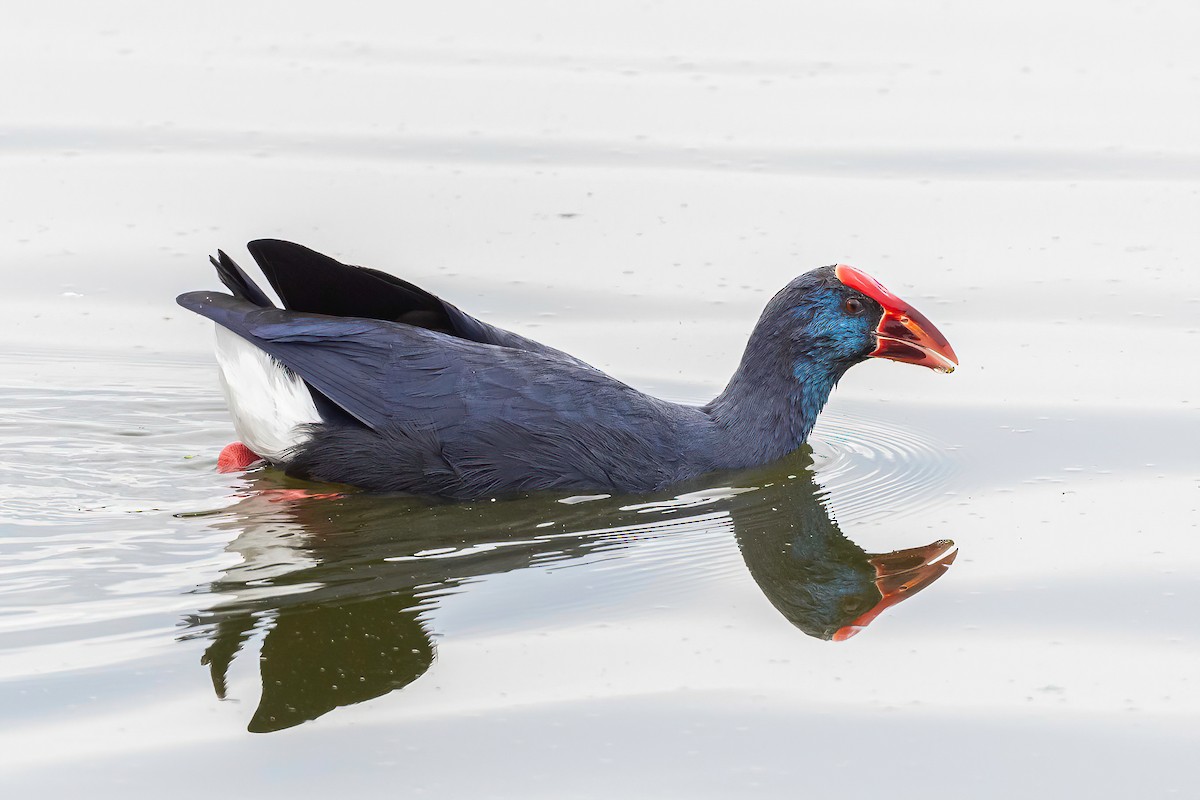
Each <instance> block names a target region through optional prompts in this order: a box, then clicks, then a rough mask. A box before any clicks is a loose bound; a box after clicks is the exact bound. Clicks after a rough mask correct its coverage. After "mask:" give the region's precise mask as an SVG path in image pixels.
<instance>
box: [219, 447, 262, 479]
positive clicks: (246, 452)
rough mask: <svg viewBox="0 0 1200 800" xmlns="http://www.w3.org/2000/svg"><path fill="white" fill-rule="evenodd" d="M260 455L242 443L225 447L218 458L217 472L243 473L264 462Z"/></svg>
mask: <svg viewBox="0 0 1200 800" xmlns="http://www.w3.org/2000/svg"><path fill="white" fill-rule="evenodd" d="M262 460H263V458H262V456H260V455H259V454H258V453H256V452H254V451H253V450H251V449H250V448H249V447H246V445H244V444H242V443H241V442H234V443H233V444H227V445H225V449H223V450H222V451H221V455H220V456H218V457H217V472H242V471H243V470H246V469H249V468H250V467H252V466H253V465H255V464H257V463H258V462H260V461H262Z"/></svg>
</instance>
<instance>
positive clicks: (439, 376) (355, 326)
mask: <svg viewBox="0 0 1200 800" xmlns="http://www.w3.org/2000/svg"><path fill="white" fill-rule="evenodd" d="M179 303H180V305H182V306H184V307H185V308H188V309H191V310H192V311H195V312H196V313H198V314H201V315H203V316H205V317H208V318H209V319H212V320H213V321H215V322H216V323H217V324H219V325H222V326H224V327H226V328H228V329H230V330H231V331H233V332H234V333H237V334H238V335H240V336H242V337H243V338H245V339H247V340H248V341H250V342H252V343H253V344H254V345H256V346H257V347H259V348H261V349H262V350H264V351H266V352H267V353H269V354H270V355H271V356H272V357H274V358H275V359H277V360H278V361H279V362H280V363H282V364H283V365H284V366H286V367H288V368H289V369H291V370H292V371H293V372H295V373H296V374H297V375H299V376H300V377H301V378H303V379H304V380H305V381H307V382H308V383H309V384H310V385H311V386H312V387H313V388H315V389H316V390H317V391H319V392H320V393H321V394H323V395H324V396H325V397H327V398H328V399H329V400H331V401H333V402H334V403H336V404H337V405H338V406H340V407H341V408H343V409H344V410H345V411H347V412H348V413H349V414H351V415H352V416H354V417H355V418H356V419H358V420H360V421H361V422H362V423H363V424H365V425H367V426H368V427H370V428H373V429H375V430H381V429H383V428H385V427H387V426H389V425H395V424H407V425H418V426H429V427H432V428H433V429H436V430H437V431H439V435H440V436H441V437H443V438H446V437H453V435H454V434H455V432H456V431H458V430H459V429H461V428H462V427H463V426H464V425H466V424H468V421H471V424H479V421H492V420H497V421H500V422H505V421H507V422H511V423H514V424H518V425H520V426H522V427H528V428H530V429H533V430H537V429H538V428H539V426H544V427H546V428H547V429H552V428H555V427H561V426H563V425H567V426H574V425H580V426H584V425H602V426H609V427H614V426H615V427H627V428H628V429H629V430H631V431H634V430H637V429H643V428H645V429H648V430H649V429H657V430H665V429H666V428H667V427H668V426H667V425H665V423H667V422H669V421H670V420H669V419H668V418H669V417H671V415H672V412H673V410H674V409H676V408H677V407H676V406H674V405H673V404H670V403H665V402H663V401H661V400H658V399H656V398H652V397H649V396H648V395H645V394H642V393H641V392H638V391H637V390H636V389H633V388H631V387H629V386H627V385H625V384H623V383H621V382H619V381H616V380H614V379H612V378H610V377H609V376H607V375H605V374H604V373H602V372H600V371H599V370H596V369H594V368H592V367H589V366H586V365H582V364H580V363H579V362H577V361H575V360H574V359H569V358H563V357H558V356H557V355H555V354H552V353H536V352H529V351H526V350H516V349H512V348H508V347H501V346H496V345H489V344H482V343H479V342H471V341H466V340H463V339H459V338H457V337H454V336H450V335H448V334H442V333H437V332H435V331H430V330H425V329H421V328H414V327H412V326H410V325H404V324H400V323H395V322H385V321H382V320H372V319H343V318H338V317H326V316H322V315H318V314H303V313H297V312H294V311H285V310H281V309H275V308H259V307H257V306H254V305H252V304H251V303H248V302H246V301H243V300H239V299H237V298H233V297H230V296H229V295H225V294H220V293H215V292H190V293H188V294H185V295H181V296H180V298H179ZM656 426H657V427H656Z"/></svg>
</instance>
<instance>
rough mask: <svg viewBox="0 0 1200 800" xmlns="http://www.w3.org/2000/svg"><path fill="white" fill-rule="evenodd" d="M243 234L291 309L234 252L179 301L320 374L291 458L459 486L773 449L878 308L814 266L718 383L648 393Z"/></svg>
mask: <svg viewBox="0 0 1200 800" xmlns="http://www.w3.org/2000/svg"><path fill="white" fill-rule="evenodd" d="M250 250H251V253H252V254H253V255H254V257H255V259H256V260H257V261H258V262H259V264H260V265H261V266H263V270H264V273H265V274H266V275H267V277H268V279H269V280H270V281H271V284H272V286H273V287H274V288H275V289H276V291H277V293H278V294H279V295H280V297H281V299H282V300H283V302H284V304H285V306H286V309H277V308H273V307H268V306H265V305H264V304H265V303H267V302H268V301H266V298H265V296H263V294H262V292H261V291H260V290H258V289H257V287H255V286H254V284H253V283H252V282H251V281H250V280H249V279H248V278H247V277H246V276H245V274H244V273H243V272H242V271H241V270H240V269H239V268H238V267H237V265H236V264H233V262H232V261H230V260H229V259H228V258H227V257H226V256H224V254H222V255H221V258H220V260H214V263H215V264H216V265H217V268H218V272H219V273H220V274H221V278H222V280H223V281H224V282H225V284H226V285H227V286H229V287H230V289H231V290H232V291H233V292H234V294H235V295H236V296H230V295H224V294H219V293H209V292H191V293H188V294H185V295H182V296H181V297H180V298H179V302H180V304H181V305H183V306H184V307H186V308H189V309H191V310H193V311H196V312H197V313H200V314H203V315H204V316H206V317H209V318H210V319H212V320H214V321H215V322H216V323H217V324H218V325H222V326H224V327H226V328H228V329H230V330H231V331H233V332H235V333H237V334H238V335H240V336H242V337H244V338H245V339H247V340H248V341H250V342H252V343H253V344H255V345H256V346H258V347H260V348H261V349H262V350H264V351H266V352H267V353H269V354H270V355H271V356H273V357H274V358H275V359H277V360H278V361H279V362H280V363H282V364H283V365H285V366H286V367H288V368H289V369H291V370H292V371H294V372H295V373H296V374H298V375H299V376H300V377H302V378H303V379H304V380H305V381H306V382H307V384H308V385H309V387H310V388H311V389H312V390H313V393H314V396H315V397H316V398H317V401H318V409H319V410H320V411H321V416H322V419H323V420H325V422H324V423H322V424H319V425H314V426H312V429H311V431H310V432H309V433H310V436H309V438H308V439H307V441H306V442H305V443H303V444H302V445H300V446H299V447H297V448H296V450H295V452H294V453H293V454H291V456H290V457H289V459H288V460H287V461H286V462H285V463H284V464H283V465H282V466H284V468H285V469H286V470H287V471H288V472H289V473H291V474H295V475H299V476H303V477H310V478H318V479H322V480H328V481H336V482H342V483H349V484H353V485H356V486H361V487H363V488H367V489H373V490H379V491H404V492H413V493H418V494H430V495H439V496H445V497H451V498H458V499H468V498H479V497H491V496H496V495H504V494H512V493H516V492H523V491H530V490H536V489H569V490H605V491H618V492H640V491H648V490H653V489H658V488H662V487H664V486H667V485H669V484H672V483H676V482H679V481H682V480H686V479H689V478H694V477H696V476H698V475H701V474H703V473H705V472H710V471H712V470H717V469H731V468H741V467H747V466H754V465H757V464H763V463H767V462H769V461H773V460H775V459H777V458H779V457H781V456H783V455H785V454H787V453H789V452H791V451H793V450H795V449H796V448H797V447H799V446H800V445H801V444H803V442H804V440H805V439H806V438H807V436H808V434H809V432H810V431H811V430H812V426H813V423H814V422H815V420H816V417H817V415H818V413H819V412H820V410H821V408H822V407H823V406H824V404H825V402H826V400H827V399H828V397H829V393H830V391H831V390H832V388H833V386H834V385H835V384H836V382H837V380H838V379H839V378H840V377H841V375H842V374H843V373H844V372H845V370H846V369H848V368H849V367H850V366H851V365H853V364H855V363H857V362H859V361H861V360H863V359H864V358H866V356H867V353H869V352H870V351H871V349H872V347H873V346H874V340H873V333H872V331H873V330H874V327H875V323H877V322H878V321H879V318H880V314H881V313H882V309H881V308H879V306H878V304H875V303H874V301H871V300H869V298H865V297H864V296H863V295H861V294H858V293H857V292H854V290H852V289H849V288H847V287H845V286H844V285H843V284H842V283H841V282H840V281H838V280H837V278H836V277H835V276H834V274H833V271H832V268H828V267H825V268H821V269H818V270H813V271H812V272H809V273H806V274H805V275H802V276H800V277H799V278H797V279H796V280H795V281H793V282H792V283H791V284H789V285H788V286H787V287H785V288H784V289H783V290H782V291H781V292H780V293H779V294H777V295H776V296H775V297H774V298H773V299H772V300H771V302H770V303H769V304H768V306H767V308H766V310H765V311H764V312H763V316H762V318H761V319H760V320H759V323H758V325H757V326H756V328H755V330H754V332H753V333H752V335H751V337H750V341H749V343H748V344H747V347H746V352H745V355H744V356H743V358H742V362H741V364H740V366H739V367H738V370H737V372H736V373H735V374H734V376H733V378H732V379H731V380H730V383H729V385H728V386H727V387H726V389H725V391H724V392H722V394H721V395H720V396H718V397H717V398H716V399H714V400H713V401H712V402H711V403H709V404H708V405H706V406H703V407H693V406H684V405H679V404H676V403H670V402H666V401H664V400H659V399H657V398H654V397H650V396H648V395H646V394H643V393H642V392H639V391H637V390H636V389H633V388H631V387H629V386H627V385H625V384H623V383H621V382H620V381H617V380H615V379H613V378H611V377H609V376H608V375H605V374H604V373H602V372H600V371H599V370H596V369H595V368H593V367H591V366H589V365H587V364H585V363H583V362H581V361H579V360H578V359H576V358H574V357H572V356H570V355H567V354H565V353H563V352H561V351H558V350H555V349H553V348H550V347H547V346H545V345H542V344H539V343H537V342H534V341H532V340H529V339H526V338H524V337H521V336H518V335H516V334H513V333H511V332H509V331H504V330H502V329H499V328H496V327H494V326H491V325H488V324H486V323H483V322H481V321H479V320H477V319H475V318H473V317H470V316H469V315H467V314H465V313H463V312H462V311H460V310H459V309H457V308H455V307H454V306H452V305H450V304H448V303H445V302H444V301H442V300H440V299H438V298H436V297H434V296H433V295H431V294H429V293H427V292H424V291H423V290H421V289H419V288H417V287H415V286H413V285H412V284H409V283H406V282H404V281H400V280H399V279H396V278H393V277H391V276H389V275H385V274H384V273H379V272H375V271H373V270H365V269H363V268H359V267H350V266H347V265H344V264H340V263H338V262H336V261H334V260H333V259H329V258H327V257H325V256H322V255H320V254H317V253H314V252H313V251H311V250H308V249H307V248H303V247H300V246H299V245H294V244H290V243H287V242H277V241H260V242H253V243H251V245H250ZM848 294H854V296H855V297H857V298H859V299H860V300H862V301H865V302H866V303H869V304H870V306H868V307H867V311H868V313H863V314H859V315H856V316H851V315H848V314H846V313H844V312H843V310H842V301H843V300H844V298H845V297H846V296H847V295H848Z"/></svg>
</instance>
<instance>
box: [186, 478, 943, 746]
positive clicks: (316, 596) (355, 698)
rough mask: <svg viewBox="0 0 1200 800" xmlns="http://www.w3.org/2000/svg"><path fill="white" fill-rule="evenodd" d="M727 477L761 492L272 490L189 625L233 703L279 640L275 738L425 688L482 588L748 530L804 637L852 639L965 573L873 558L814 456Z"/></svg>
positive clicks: (272, 676)
mask: <svg viewBox="0 0 1200 800" xmlns="http://www.w3.org/2000/svg"><path fill="white" fill-rule="evenodd" d="M793 476H794V477H793ZM725 477H726V478H727V479H728V480H729V483H728V485H731V486H740V487H745V488H742V489H717V490H712V489H710V490H702V491H697V492H692V493H688V494H683V495H679V496H672V497H664V498H662V499H657V500H656V499H650V500H648V501H643V502H639V503H637V504H633V505H630V504H629V498H625V499H624V500H622V499H621V498H609V499H605V500H596V501H592V502H587V503H579V504H562V503H559V502H555V499H554V498H551V497H547V496H545V495H542V496H536V497H530V498H525V499H517V500H509V501H506V502H497V503H477V504H446V505H431V504H429V503H427V502H425V501H422V500H416V499H408V498H399V497H379V496H371V495H364V494H347V495H336V494H334V495H328V494H326V495H318V494H314V493H312V492H311V491H308V490H304V489H281V488H279V485H278V483H271V484H268V483H267V482H268V481H269V480H271V479H270V478H264V479H261V481H260V483H259V485H258V486H256V487H255V489H256V490H255V491H254V492H252V493H251V494H250V495H248V496H247V497H246V498H245V499H243V500H242V501H240V502H239V503H237V504H236V505H235V506H233V507H232V508H230V509H226V510H225V511H223V512H221V513H220V514H218V515H215V516H214V519H213V523H212V524H213V525H214V526H215V527H218V528H222V529H230V530H236V531H238V534H237V536H236V538H234V540H233V541H232V542H231V544H230V545H229V550H231V551H232V552H235V553H237V554H238V555H239V556H241V559H242V561H241V563H240V564H238V565H237V566H234V567H231V568H229V569H227V570H226V571H225V573H224V574H223V576H222V577H221V578H220V579H219V580H217V581H215V582H214V583H213V584H212V585H211V586H210V587H209V591H211V593H212V594H213V595H215V596H217V597H219V598H220V599H219V600H218V601H217V602H216V603H214V604H213V605H212V606H211V607H210V608H208V609H207V610H205V611H203V612H201V613H199V614H197V615H194V616H192V617H189V618H188V619H187V620H186V622H187V625H188V628H189V633H188V634H186V635H187V637H188V638H194V637H197V636H199V637H204V638H206V639H208V640H209V644H208V647H207V648H206V650H205V653H204V657H203V663H205V664H206V665H207V666H208V667H209V670H210V673H211V676H212V681H213V687H214V689H215V691H216V693H217V695H218V696H219V697H224V696H225V694H226V688H227V675H228V674H229V670H230V667H231V665H232V664H233V662H234V659H235V658H237V656H238V654H239V653H240V652H241V651H242V649H243V647H245V646H246V644H247V642H248V641H250V640H251V639H252V638H254V639H257V638H258V637H260V636H261V645H260V648H259V654H258V655H259V658H258V662H259V670H260V676H261V683H262V695H261V699H260V701H259V704H258V707H257V709H256V710H255V712H254V714H253V716H252V718H251V720H250V722H249V725H248V728H249V730H250V731H253V732H269V731H275V730H281V729H284V728H289V727H292V726H295V725H298V724H300V723H303V722H306V721H308V720H311V719H315V718H317V717H319V716H321V715H323V714H326V713H328V712H329V711H332V710H334V709H335V708H338V707H341V706H345V705H350V704H353V703H360V702H363V701H365V700H370V699H372V698H375V697H379V696H381V695H384V694H387V693H388V692H391V691H393V690H395V689H399V688H402V687H404V686H407V685H408V684H410V683H412V682H413V681H415V680H416V679H417V678H419V677H420V676H421V675H423V674H424V673H425V672H426V670H428V669H429V667H430V666H431V665H432V663H433V661H434V658H435V649H434V645H433V643H432V639H431V630H430V624H429V614H430V612H431V611H432V610H433V609H435V608H436V607H437V605H438V602H439V598H441V597H444V596H445V595H447V594H450V593H455V592H459V591H470V588H469V585H468V584H469V583H470V582H471V581H472V580H473V579H476V578H479V577H482V576H486V575H496V574H499V573H505V572H512V571H515V570H521V569H526V568H529V567H534V566H541V567H544V566H546V565H548V564H551V563H554V562H572V561H579V560H581V559H585V558H587V557H588V556H593V555H595V554H598V553H602V552H603V553H604V554H605V556H607V557H608V558H622V557H625V556H627V555H629V554H630V553H631V552H632V549H633V548H637V547H639V546H641V545H644V544H645V543H646V542H648V541H649V540H653V539H662V538H665V537H670V536H671V535H672V534H673V533H674V534H676V535H678V533H679V531H680V530H681V529H684V528H690V529H693V530H694V529H696V528H698V527H699V528H704V529H707V530H712V529H717V531H718V532H720V533H721V534H722V535H727V532H728V531H729V529H730V528H732V529H733V530H732V533H733V537H734V538H735V539H736V543H737V546H738V548H739V550H740V552H741V555H742V557H743V559H744V561H745V563H746V566H747V567H748V569H749V572H750V575H751V576H752V577H753V579H754V581H755V582H756V583H757V584H758V586H759V588H760V589H761V590H762V592H763V594H764V595H765V596H766V598H767V599H768V600H769V601H770V602H771V604H772V605H773V606H774V607H775V608H776V609H777V610H778V611H779V612H780V613H781V614H783V616H784V617H786V618H787V619H788V620H789V621H790V622H792V624H794V625H795V626H796V627H797V628H799V629H800V630H802V631H803V632H804V633H806V634H808V635H810V636H814V637H817V638H821V639H834V640H841V639H845V638H849V637H850V636H851V635H853V634H854V633H856V632H858V631H859V630H861V629H862V628H863V627H864V626H866V625H867V624H868V623H870V622H871V621H872V620H873V619H874V618H875V617H876V616H877V615H878V614H879V613H880V612H881V611H883V610H884V609H885V608H887V607H889V606H891V605H894V604H895V603H897V602H899V601H900V600H903V599H904V598H905V597H908V596H911V595H912V594H914V593H916V592H917V591H920V590H921V589H922V588H924V587H925V586H928V585H929V584H931V583H932V582H933V581H935V580H936V579H937V578H938V577H940V576H941V575H942V574H943V573H944V572H945V571H946V569H947V568H948V567H949V565H950V564H951V563H952V562H953V560H954V555H955V551H954V546H953V543H951V542H948V541H939V542H934V543H932V544H930V545H926V546H924V547H916V548H910V549H907V550H900V551H896V552H893V553H887V554H881V555H872V554H869V553H866V552H865V551H863V550H862V549H861V548H860V547H858V546H857V545H856V544H854V543H853V542H851V541H850V540H849V539H847V538H845V537H844V536H843V535H842V533H841V531H840V530H839V529H838V526H837V525H836V523H834V522H833V521H832V520H831V519H830V517H829V514H828V513H827V511H826V510H825V507H824V505H823V504H822V496H821V494H820V492H819V490H818V489H817V487H816V485H815V483H814V482H813V479H812V473H811V471H810V470H809V469H808V468H807V458H806V457H804V456H798V457H796V458H793V459H791V460H790V461H789V462H788V463H784V464H781V465H776V466H775V467H773V468H767V469H760V470H754V471H749V472H744V473H737V474H735V475H727V476H725ZM750 487H754V488H750ZM546 520H553V522H554V525H553V526H547V525H546V522H545V521H546ZM685 557H686V556H685ZM589 580H591V581H594V576H593V577H592V578H589Z"/></svg>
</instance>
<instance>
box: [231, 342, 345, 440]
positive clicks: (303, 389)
mask: <svg viewBox="0 0 1200 800" xmlns="http://www.w3.org/2000/svg"><path fill="white" fill-rule="evenodd" d="M217 365H218V366H219V367H220V370H221V389H222V390H223V391H224V393H225V402H227V403H228V404H229V413H230V414H231V415H232V416H233V427H234V429H235V430H236V431H237V435H238V438H239V439H241V441H242V443H243V444H245V445H246V446H247V447H249V448H250V449H251V450H253V451H254V452H255V453H258V454H259V455H260V456H262V457H263V458H265V459H267V460H268V461H271V462H275V463H278V462H279V461H282V460H284V456H285V455H286V454H287V452H288V450H290V449H291V448H293V447H295V446H296V445H298V444H300V443H301V442H302V441H304V439H305V435H304V433H303V431H302V429H301V428H300V427H299V426H301V425H305V424H308V423H312V422H320V421H321V416H320V415H319V414H318V413H317V407H316V405H315V404H314V403H313V399H312V394H311V393H310V392H309V391H308V387H307V386H305V385H304V381H302V380H301V379H300V378H299V377H298V376H297V375H296V374H295V373H293V372H292V371H291V370H289V369H287V368H285V367H284V366H283V365H282V364H280V363H279V362H278V361H276V360H275V359H273V358H271V356H269V355H267V353H265V352H264V351H263V350H261V349H259V348H257V347H255V346H254V345H253V344H251V343H250V342H248V341H246V340H245V339H243V338H242V337H241V336H238V335H237V334H236V333H234V332H233V331H230V330H228V329H226V328H223V327H221V326H220V325H218V326H217Z"/></svg>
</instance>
